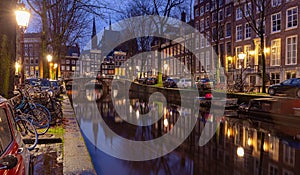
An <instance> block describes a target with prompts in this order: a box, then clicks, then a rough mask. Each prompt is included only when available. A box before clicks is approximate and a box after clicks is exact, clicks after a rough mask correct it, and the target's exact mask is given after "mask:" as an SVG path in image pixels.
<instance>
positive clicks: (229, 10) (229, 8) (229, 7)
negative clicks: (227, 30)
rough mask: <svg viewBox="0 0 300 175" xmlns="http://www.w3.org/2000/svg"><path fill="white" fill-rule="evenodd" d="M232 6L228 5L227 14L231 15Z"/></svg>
mask: <svg viewBox="0 0 300 175" xmlns="http://www.w3.org/2000/svg"><path fill="white" fill-rule="evenodd" d="M231 10H232V8H231V6H228V7H226V16H231Z"/></svg>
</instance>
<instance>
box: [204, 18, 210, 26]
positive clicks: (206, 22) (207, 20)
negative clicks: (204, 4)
mask: <svg viewBox="0 0 300 175" xmlns="http://www.w3.org/2000/svg"><path fill="white" fill-rule="evenodd" d="M209 23H210V21H209V16H208V17H206V21H205V28H206V29H207V28H209Z"/></svg>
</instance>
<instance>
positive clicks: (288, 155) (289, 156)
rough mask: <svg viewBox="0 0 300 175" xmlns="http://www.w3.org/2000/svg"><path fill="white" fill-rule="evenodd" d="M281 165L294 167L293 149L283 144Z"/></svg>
mask: <svg viewBox="0 0 300 175" xmlns="http://www.w3.org/2000/svg"><path fill="white" fill-rule="evenodd" d="M282 155H283V163H285V164H287V165H290V166H294V164H295V148H292V147H290V146H289V145H286V144H283V154H282Z"/></svg>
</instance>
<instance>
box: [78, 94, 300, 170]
mask: <svg viewBox="0 0 300 175" xmlns="http://www.w3.org/2000/svg"><path fill="white" fill-rule="evenodd" d="M93 95H94V97H96V96H95V94H93ZM98 97H99V95H98ZM87 99H89V100H83V101H81V100H78V101H76V102H75V103H74V105H73V106H74V110H75V113H76V116H77V119H78V122H79V124H80V127H81V130H82V133H83V135H84V139H85V142H86V143H87V147H88V150H89V152H90V155H91V158H92V161H93V164H94V167H95V169H96V171H97V174H100V175H114V174H116V175H119V174H122V175H123V174H124V175H127V174H128V175H129V174H130V175H134V174H137V175H139V174H143V175H148V174H149V175H152V174H153V175H154V174H155V175H156V174H162V175H163V174H171V175H185V174H195V175H196V174H197V175H198V174H205V175H215V174H218V175H242V174H243V175H245V174H246V175H247V174H249V175H254V174H272V175H276V174H278V175H279V174H280V175H281V174H282V175H297V174H300V167H299V166H298V165H300V127H299V126H300V125H299V124H300V119H299V123H295V122H293V123H289V122H282V123H277V122H274V121H272V120H265V119H263V120H260V118H257V117H256V116H247V115H238V113H237V111H235V110H231V109H226V111H225V114H226V115H222V116H213V115H212V114H211V111H210V109H209V108H199V111H198V109H197V111H195V107H194V106H191V105H190V106H189V105H186V106H184V104H181V105H180V104H162V103H158V102H157V103H156V102H155V100H154V101H150V102H149V101H148V100H147V98H142V97H141V96H140V95H139V96H134V95H132V96H131V98H130V99H122V98H119V100H114V101H112V100H111V94H108V95H106V96H105V97H102V98H101V99H100V100H97V102H95V101H93V98H87ZM116 109H118V110H116ZM120 109H122V111H125V112H124V113H123V114H121V115H123V116H121V115H120V112H119V111H120ZM124 114H125V116H124ZM144 114H150V115H149V116H156V118H155V117H154V119H153V118H152V120H150V121H149V120H143V123H142V124H140V125H134V124H132V123H131V122H132V121H134V119H136V120H138V119H139V118H142V117H143V116H144ZM160 115H161V118H160V117H159V116H160ZM282 117H283V120H284V116H282ZM157 118H160V119H157ZM182 118H183V120H182ZM193 118H194V119H195V120H194V121H195V122H193ZM130 121H131V122H130ZM216 124H217V125H216ZM217 126H218V127H217ZM189 128H192V129H191V131H188V129H189ZM204 128H205V129H204ZM108 130H111V131H113V133H114V134H110V133H108ZM169 132H171V134H170V135H168V133H169ZM163 136H172V137H173V139H174V138H175V139H174V140H181V141H180V144H179V146H176V147H174V149H172V150H171V151H170V152H169V153H167V154H165V155H163V156H159V155H160V153H157V152H159V151H162V150H163V151H165V149H162V150H155V149H152V150H151V148H150V150H151V151H152V152H153V154H154V155H158V156H156V157H155V156H154V158H152V159H146V160H137V159H136V160H132V159H131V158H128V159H126V158H125V159H126V160H124V158H120V157H122V156H124V155H125V156H129V157H130V156H132V157H135V156H138V155H140V156H141V157H140V158H141V159H142V158H143V157H145V155H144V154H149V153H148V152H147V151H144V150H140V148H139V147H135V144H132V147H128V145H127V144H125V143H124V142H123V140H127V141H132V142H131V143H133V142H134V141H139V142H142V141H143V142H145V143H148V142H147V141H151V140H156V139H159V138H161V137H163ZM185 136H187V137H185ZM210 136H212V138H210ZM201 137H206V138H208V139H209V141H208V143H206V144H204V145H202V146H200V145H199V139H200V138H201ZM181 142H182V143H181ZM169 143H172V144H173V142H168V144H169ZM176 143H177V142H176V141H174V144H175V145H176ZM129 145H130V144H129ZM148 146H149V147H151V146H152V145H151V144H149V145H148ZM110 147H112V148H113V149H110ZM171 147H172V145H171ZM103 148H107V149H103ZM111 151H113V154H111ZM118 155H120V156H119V157H118ZM146 157H147V156H146ZM148 157H149V156H148ZM150 157H151V156H150ZM135 158H136V157H135Z"/></svg>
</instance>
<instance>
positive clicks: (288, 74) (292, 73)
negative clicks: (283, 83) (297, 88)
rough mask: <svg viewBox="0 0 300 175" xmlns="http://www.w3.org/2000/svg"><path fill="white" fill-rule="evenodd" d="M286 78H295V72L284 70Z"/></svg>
mask: <svg viewBox="0 0 300 175" xmlns="http://www.w3.org/2000/svg"><path fill="white" fill-rule="evenodd" d="M285 77H286V79H290V78H296V72H285Z"/></svg>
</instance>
